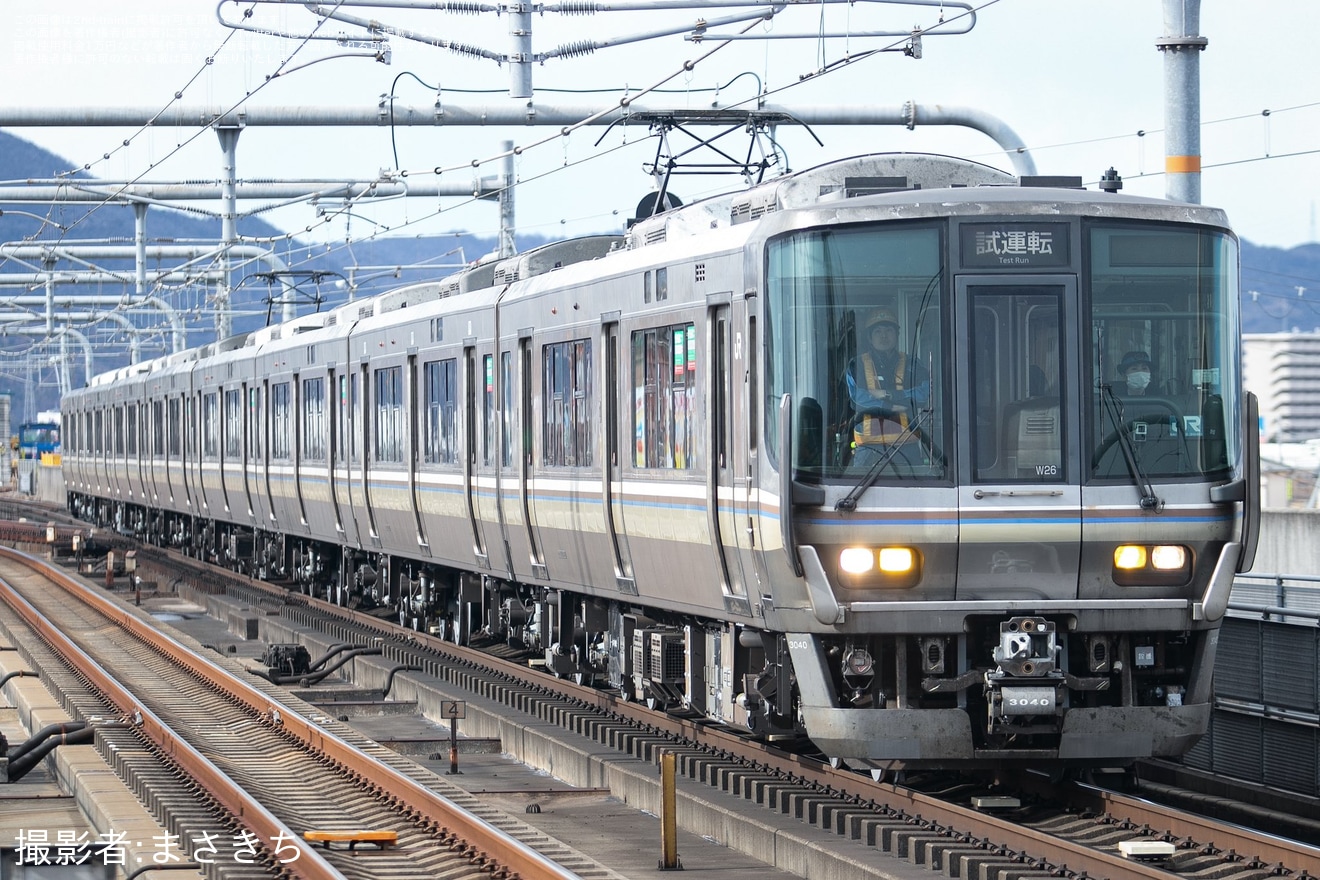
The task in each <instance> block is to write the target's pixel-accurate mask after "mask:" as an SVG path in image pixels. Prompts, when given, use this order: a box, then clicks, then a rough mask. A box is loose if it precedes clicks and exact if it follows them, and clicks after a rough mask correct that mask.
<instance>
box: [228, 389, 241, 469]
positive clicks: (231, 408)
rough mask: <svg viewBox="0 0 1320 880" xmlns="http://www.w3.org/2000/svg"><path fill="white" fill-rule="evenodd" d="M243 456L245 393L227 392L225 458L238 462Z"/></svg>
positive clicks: (237, 390) (233, 390) (235, 390)
mask: <svg viewBox="0 0 1320 880" xmlns="http://www.w3.org/2000/svg"><path fill="white" fill-rule="evenodd" d="M242 454H243V392H242V391H240V390H239V389H237V388H230V389H227V390H226V391H225V458H226V459H228V460H230V461H237V460H238V459H239V457H240V456H242Z"/></svg>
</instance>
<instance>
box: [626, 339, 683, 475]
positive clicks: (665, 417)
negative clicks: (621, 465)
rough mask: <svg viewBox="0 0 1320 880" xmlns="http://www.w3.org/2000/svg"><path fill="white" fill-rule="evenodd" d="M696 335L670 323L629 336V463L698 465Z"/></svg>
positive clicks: (680, 468)
mask: <svg viewBox="0 0 1320 880" xmlns="http://www.w3.org/2000/svg"><path fill="white" fill-rule="evenodd" d="M696 369H697V334H696V328H695V326H694V325H693V324H691V323H687V324H672V325H669V326H666V327H656V328H652V329H648V330H638V331H636V332H634V333H633V334H632V379H633V381H632V391H633V400H634V406H633V436H634V438H635V439H636V441H637V442H635V443H634V446H633V448H634V452H633V464H634V465H635V466H636V467H650V468H674V469H677V470H687V469H690V468H694V467H696V466H697V457H698V456H697V449H696V438H695V436H694V434H695V432H694V427H695V426H694V424H693V418H694V415H693V414H694V413H695V408H696V400H697V376H696Z"/></svg>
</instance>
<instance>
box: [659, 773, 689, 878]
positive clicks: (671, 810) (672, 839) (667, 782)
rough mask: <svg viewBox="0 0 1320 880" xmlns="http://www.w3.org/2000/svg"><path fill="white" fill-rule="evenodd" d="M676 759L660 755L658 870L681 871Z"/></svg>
mask: <svg viewBox="0 0 1320 880" xmlns="http://www.w3.org/2000/svg"><path fill="white" fill-rule="evenodd" d="M677 766H678V758H677V757H676V756H675V755H674V753H673V752H663V753H661V755H660V850H661V856H660V870H661V871H681V870H683V863H682V862H680V861H679V860H678V792H677V787H676V785H675V782H674V770H675V768H676V767H677Z"/></svg>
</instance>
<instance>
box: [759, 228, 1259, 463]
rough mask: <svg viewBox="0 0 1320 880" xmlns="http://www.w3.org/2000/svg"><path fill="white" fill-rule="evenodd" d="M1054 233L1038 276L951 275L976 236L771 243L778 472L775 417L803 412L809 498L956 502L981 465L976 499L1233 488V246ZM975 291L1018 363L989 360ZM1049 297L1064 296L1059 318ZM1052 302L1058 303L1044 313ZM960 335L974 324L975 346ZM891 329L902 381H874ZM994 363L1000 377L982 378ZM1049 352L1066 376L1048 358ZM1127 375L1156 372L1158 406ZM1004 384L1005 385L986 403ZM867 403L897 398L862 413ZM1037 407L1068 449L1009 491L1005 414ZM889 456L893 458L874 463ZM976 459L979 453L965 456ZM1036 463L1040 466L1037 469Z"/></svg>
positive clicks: (769, 415)
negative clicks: (1220, 483) (883, 328)
mask: <svg viewBox="0 0 1320 880" xmlns="http://www.w3.org/2000/svg"><path fill="white" fill-rule="evenodd" d="M1051 220H1052V223H1053V225H1052V226H1051V230H1052V234H1053V235H1054V236H1055V243H1056V245H1057V247H1056V248H1055V249H1054V250H1053V251H1051V252H1050V253H1048V254H1047V256H1046V258H1041V259H1033V260H1032V261H1031V262H1030V265H1028V266H1026V267H1025V269H1024V268H1023V267H1022V266H1021V265H1019V264H1015V263H1009V264H1007V265H1004V266H1003V267H1002V269H1001V268H998V267H994V266H989V265H985V266H983V265H979V264H978V265H969V266H964V268H963V270H962V271H961V272H958V273H955V272H954V271H953V270H952V268H951V267H952V266H956V265H961V263H960V262H957V261H959V260H960V259H963V258H965V257H966V248H963V247H960V248H959V250H958V252H957V253H954V252H952V251H951V248H950V242H956V241H959V239H957V238H954V236H958V235H961V234H962V233H964V232H966V231H967V227H968V226H969V224H970V223H972V221H971V220H968V221H963V220H962V219H960V218H940V219H938V220H926V219H923V220H914V221H904V222H892V221H889V222H883V221H882V222H872V223H858V224H848V225H838V226H829V227H817V228H809V229H803V230H799V231H793V232H789V233H785V234H783V235H780V236H777V237H775V238H772V239H770V240H769V241H768V242H767V245H766V248H767V250H766V255H765V256H766V264H765V265H766V291H767V297H766V300H767V302H766V324H767V332H766V334H765V347H766V350H765V357H766V360H765V364H766V367H765V377H766V382H765V385H764V393H765V404H766V408H765V416H766V418H765V421H764V430H765V432H766V441H767V446H768V448H769V449H770V450H771V451H772V452H771V454H772V456H774V457H775V459H776V463H777V464H778V462H777V459H778V454H779V450H780V449H781V445H780V443H781V438H780V436H779V432H780V430H781V428H780V421H779V418H778V416H777V413H778V411H779V405H780V401H781V399H782V398H783V396H784V395H786V394H787V395H789V396H790V399H791V406H792V413H791V415H792V420H791V425H792V428H791V430H792V435H793V436H792V438H791V441H792V442H791V455H792V463H793V478H794V479H797V480H801V481H803V482H807V483H821V482H852V483H858V481H859V480H860V481H863V482H864V483H865V484H866V485H870V484H872V483H881V484H883V483H886V482H890V483H896V484H903V485H907V484H913V483H919V484H924V485H949V484H950V483H951V481H952V480H953V478H954V476H955V474H954V473H953V470H952V469H953V468H954V467H969V468H970V471H969V473H967V474H966V475H964V476H963V477H962V478H960V481H970V482H985V481H987V480H989V481H991V482H1022V481H1027V482H1056V481H1064V482H1067V483H1071V484H1078V483H1081V484H1091V483H1095V484H1100V485H1103V484H1106V483H1116V482H1130V481H1132V480H1134V479H1135V480H1145V479H1160V480H1163V481H1166V482H1167V481H1180V480H1197V479H1205V478H1211V479H1220V478H1228V477H1231V475H1232V474H1233V473H1234V472H1236V470H1237V469H1238V468H1239V467H1240V465H1241V456H1242V451H1241V442H1242V438H1241V429H1240V425H1239V422H1240V418H1241V411H1242V410H1241V407H1242V400H1241V399H1240V395H1239V393H1238V392H1237V391H1236V388H1237V386H1238V382H1239V378H1240V363H1241V357H1240V355H1241V352H1240V344H1241V343H1240V334H1239V332H1238V327H1239V308H1240V305H1239V301H1238V295H1239V291H1238V281H1237V265H1238V250H1237V242H1236V239H1235V238H1234V237H1233V235H1232V233H1231V232H1229V231H1227V230H1224V229H1221V228H1218V227H1210V226H1199V225H1195V224H1185V223H1161V222H1154V221H1147V220H1123V219H1113V218H1094V217H1092V218H1075V219H1073V220H1072V221H1070V222H1068V221H1065V222H1062V223H1061V222H1059V218H1058V217H1053V218H1051ZM980 222H981V224H982V225H984V218H980ZM1036 225H1040V224H1036ZM954 227H957V228H954ZM1033 228H1034V227H1033ZM1070 241H1071V242H1074V243H1075V244H1074V245H1073V246H1072V247H1067V244H1068V242H1070ZM1078 245H1080V246H1078ZM1019 262H1021V261H1019ZM1037 277H1039V282H1038V281H1037V280H1036V279H1037ZM968 284H970V285H979V286H978V287H976V288H975V289H976V290H978V291H980V293H979V294H978V295H977V296H976V297H973V298H972V300H970V301H969V302H970V303H971V304H972V305H975V304H978V303H980V304H985V303H993V302H995V301H998V300H1002V301H1003V302H1004V303H1006V306H1005V307H1006V308H1007V307H1008V306H1012V308H1011V309H1009V311H1008V312H1004V313H1003V314H1002V315H998V313H997V317H996V316H992V318H993V320H994V321H995V322H997V323H996V324H994V325H992V328H991V329H992V330H993V331H994V332H995V333H1005V332H1006V331H1005V327H1007V329H1008V330H1012V331H1013V332H1012V333H1011V334H1010V335H1007V336H1004V337H1003V338H1004V339H1008V340H1011V341H1012V344H1011V345H1001V346H999V347H998V348H995V349H993V351H992V349H991V348H990V347H989V346H981V345H979V342H980V340H981V338H980V337H979V336H976V335H975V334H979V333H982V331H983V330H984V329H985V328H980V329H978V328H979V324H977V320H978V319H977V315H978V314H979V312H977V311H976V310H974V309H973V310H972V311H971V312H969V313H968V315H963V314H962V313H961V312H959V311H958V310H957V309H958V307H957V305H956V304H957V303H959V302H962V301H963V300H962V297H964V296H966V295H967V293H966V292H964V293H958V291H960V290H963V286H964V285H968ZM1013 284H1016V285H1018V286H1017V287H1013V286H1012V285H1013ZM1051 284H1052V285H1055V287H1049V285H1051ZM1005 285H1007V286H1005ZM1042 285H1044V286H1042ZM968 289H969V290H971V288H968ZM1050 291H1057V296H1060V297H1062V298H1061V299H1059V300H1057V302H1055V301H1054V300H1053V299H1052V297H1053V296H1055V295H1056V294H1054V293H1050ZM1047 294H1048V295H1047ZM1042 295H1046V296H1045V298H1046V299H1050V300H1051V301H1050V302H1049V303H1046V302H1036V299H1039V298H1040V297H1041V296H1042ZM1033 297H1035V298H1036V299H1033ZM1005 298H1007V299H1005ZM964 305H968V303H964ZM1001 311H1002V310H1001ZM1010 313H1011V314H1010ZM969 316H970V317H969ZM959 321H964V322H966V326H965V327H963V328H962V329H961V330H958V329H956V328H957V327H958V322H959ZM1004 322H1008V324H1011V325H1012V326H1007V325H1006V324H1005V323H1004ZM1042 322H1044V323H1042ZM1061 322H1062V323H1061ZM881 324H893V325H896V326H897V350H898V351H899V352H901V358H902V360H900V361H898V362H897V363H901V364H902V366H898V367H896V366H894V364H895V361H894V360H892V359H891V360H890V361H889V362H888V363H889V366H888V367H887V368H886V367H883V366H878V365H880V364H883V363H884V361H883V360H881V359H880V358H881V357H882V356H881V355H880V354H878V353H876V352H875V350H874V348H873V346H874V345H876V344H878V342H877V340H879V339H881V338H883V337H884V336H885V335H886V334H885V333H879V334H878V336H876V337H874V338H873V337H872V335H871V334H872V331H873V330H877V329H878V325H881ZM1038 325H1039V326H1038ZM954 340H961V341H959V342H956V343H955V341H954ZM1051 345H1052V346H1054V347H1053V348H1051ZM1060 345H1062V346H1063V347H1062V348H1059V346H1060ZM955 347H956V348H957V349H958V350H957V351H955V350H954V349H955ZM964 348H967V349H968V351H963V349H964ZM985 352H990V353H991V354H992V355H993V357H994V359H995V363H993V364H989V365H987V364H981V363H980V362H979V361H978V362H977V363H974V364H973V363H971V359H973V358H974V357H983V354H984V353H985ZM1033 352H1036V353H1037V354H1041V356H1040V357H1035V356H1033ZM1051 352H1052V358H1053V359H1052V360H1051V357H1046V356H1044V355H1050V354H1051ZM863 355H867V356H868V358H866V359H864V358H863ZM1060 358H1062V360H1060ZM1125 359H1126V360H1127V361H1131V360H1133V359H1138V360H1141V359H1144V361H1146V362H1148V364H1147V367H1146V368H1142V369H1138V370H1137V371H1136V372H1142V371H1143V370H1144V369H1148V370H1149V372H1150V373H1151V374H1152V380H1151V382H1150V384H1149V385H1148V386H1147V390H1146V393H1145V394H1142V395H1139V394H1137V393H1136V392H1135V391H1133V390H1130V389H1129V388H1128V387H1127V383H1126V376H1125V375H1120V372H1119V368H1120V366H1123V367H1124V368H1125V369H1126V367H1127V366H1128V364H1127V363H1125ZM1036 361H1041V364H1039V365H1036V369H1032V365H1033V364H1035V363H1036ZM964 362H966V363H964ZM959 364H963V366H958V365H959ZM1068 364H1072V365H1074V366H1072V367H1067V365H1068ZM964 371H970V372H966V373H965V374H964ZM892 373H898V374H900V375H898V376H895V375H892ZM955 374H956V375H955ZM959 375H960V376H961V377H962V378H961V379H960V381H961V382H964V383H966V384H967V386H968V387H967V388H966V389H965V390H964V391H963V392H962V393H961V394H958V393H955V390H954V386H955V382H954V379H955V378H957V376H959ZM992 375H993V376H994V377H996V378H995V379H993V381H997V382H1001V383H1002V382H1007V383H1009V385H1006V386H1004V387H1002V388H1001V387H996V388H991V389H983V388H982V387H981V386H982V385H984V384H985V383H986V382H988V381H992V379H990V378H987V377H990V376H992ZM1033 377H1034V378H1033ZM895 379H897V380H898V381H897V382H896V381H895ZM1019 385H1020V386H1021V387H1018V386H1019ZM864 386H866V387H869V389H870V391H872V392H874V393H875V394H876V395H877V396H878V397H880V398H884V400H883V401H881V400H873V399H863V398H867V395H866V394H859V393H858V388H862V387H864ZM1009 386H1011V387H1009ZM1037 386H1039V387H1037ZM880 388H884V390H883V391H880V390H878V389H880ZM982 391H984V392H985V393H984V394H980V392H982ZM978 394H980V396H978ZM969 395H970V396H969ZM1033 395H1035V396H1034V397H1033ZM973 398H975V400H974V405H973V406H972V408H971V410H970V414H967V413H965V414H964V415H963V416H960V417H958V418H955V417H954V416H953V415H952V413H953V407H954V404H955V403H956V402H957V400H959V399H962V400H971V399H973ZM982 398H984V399H982ZM1069 400H1078V401H1080V403H1081V415H1080V418H1079V419H1078V421H1077V422H1076V428H1077V430H1078V431H1079V435H1074V436H1073V437H1072V438H1071V439H1070V438H1069V437H1068V436H1067V432H1068V431H1069V430H1071V428H1069V427H1068V426H1069V425H1070V424H1072V423H1073V421H1072V417H1071V416H1069V415H1068V413H1069V412H1070V411H1073V412H1075V410H1073V408H1072V405H1070V404H1068V403H1067V402H1068V401H1069ZM1024 401H1025V402H1026V403H1031V402H1036V403H1041V402H1042V401H1043V402H1044V403H1042V407H1044V404H1046V403H1047V404H1049V406H1048V407H1046V408H1044V409H1042V412H1044V413H1045V414H1046V415H1049V416H1050V419H1049V424H1050V425H1053V426H1055V433H1054V434H1053V435H1052V437H1053V438H1054V439H1053V441H1052V443H1053V446H1052V447H1051V448H1046V447H1040V448H1039V449H1038V450H1036V458H1030V457H1028V458H1027V459H1024V458H1023V453H1022V449H1021V448H1017V447H1020V446H1021V443H1019V444H1017V447H1015V448H1014V449H1013V450H1011V451H1013V452H1015V453H1016V455H1015V457H1014V461H1013V465H1014V466H1013V468H1011V471H1012V473H1011V474H1009V475H1008V476H1005V475H1004V474H1005V471H1004V467H1003V463H1002V460H1001V459H1003V450H996V449H991V448H990V447H989V446H988V445H987V443H992V442H999V440H1000V437H1001V435H1003V436H1006V434H1005V433H1004V432H1005V431H1006V430H1007V429H1006V428H1005V427H1004V426H1006V425H1008V424H1009V422H1010V421H1011V417H1012V416H1013V415H1014V414H1015V413H1016V412H1017V411H1016V410H1014V409H1013V406H1012V405H1010V404H1009V403H1006V402H1011V403H1012V404H1013V405H1016V406H1019V407H1020V406H1025V405H1026V403H1024ZM872 404H873V405H874V407H873V408H871V409H867V408H866V407H867V406H870V405H872ZM894 404H901V405H898V406H893V405H894ZM981 404H985V406H982V405H981ZM891 407H892V410H891ZM967 407H968V404H967V403H963V404H960V409H959V410H958V411H959V412H960V413H961V412H962V410H963V409H966V408H967ZM983 409H984V410H985V412H984V413H983V412H982V410H983ZM1023 412H1024V413H1025V415H1023V416H1022V421H1021V424H1022V425H1024V426H1026V428H1031V427H1032V426H1034V425H1038V424H1041V423H1043V422H1042V420H1041V418H1040V415H1041V414H1040V413H1036V412H1035V410H1032V411H1031V412H1026V411H1025V410H1024V411H1023ZM1028 416H1029V417H1030V418H1028ZM960 418H967V419H969V422H968V423H967V424H962V423H961V422H960V421H959V419H960ZM955 422H957V424H955ZM982 422H983V423H982ZM1026 428H1024V429H1023V430H1026ZM955 434H956V435H957V436H956V437H955V436H954V435H955ZM873 439H874V440H877V441H878V440H880V439H883V440H884V441H885V443H884V445H881V444H880V443H879V442H877V443H876V444H875V445H874V446H869V445H868V443H869V442H870V441H871V440H873ZM1028 439H1031V440H1033V441H1036V438H1034V437H1033V438H1028ZM1003 442H1005V443H1007V441H1003ZM968 444H970V445H971V447H973V448H974V449H975V454H974V455H969V456H961V455H959V454H956V453H955V449H957V448H961V446H963V445H968ZM1036 445H1039V441H1036ZM946 450H947V451H948V454H946V452H945V451H946ZM996 456H997V457H996ZM881 459H883V460H881ZM1036 459H1039V461H1037V460H1036ZM1024 460H1025V461H1027V464H1030V465H1032V466H1031V467H1029V468H1026V469H1025V470H1024V469H1023V467H1022V465H1023V461H1024ZM1070 462H1074V463H1075V465H1073V464H1070ZM960 463H961V464H960Z"/></svg>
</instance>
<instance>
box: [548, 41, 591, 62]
mask: <svg viewBox="0 0 1320 880" xmlns="http://www.w3.org/2000/svg"><path fill="white" fill-rule="evenodd" d="M595 51H596V44H595V43H589V42H585V41H583V42H578V43H569V44H568V45H566V46H560V47H559V48H558V49H556V50H555V54H556V55H558V56H559V57H560V58H576V57H578V56H579V55H590V54H591V53H592V52H595Z"/></svg>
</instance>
